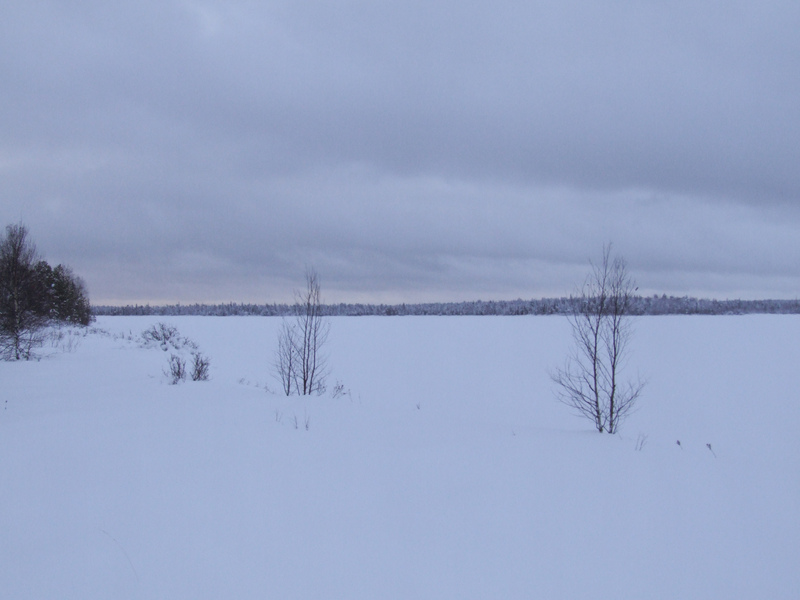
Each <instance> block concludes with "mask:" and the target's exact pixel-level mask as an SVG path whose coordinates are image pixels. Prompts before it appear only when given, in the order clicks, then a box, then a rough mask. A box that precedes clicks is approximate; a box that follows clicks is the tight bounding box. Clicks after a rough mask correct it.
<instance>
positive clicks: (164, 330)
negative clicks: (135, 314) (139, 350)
mask: <svg viewBox="0 0 800 600" xmlns="http://www.w3.org/2000/svg"><path fill="white" fill-rule="evenodd" d="M142 340H144V345H145V346H159V347H160V348H161V349H162V350H163V351H164V352H166V351H167V350H169V347H170V346H172V347H173V348H174V349H175V350H180V349H182V348H187V347H188V348H192V349H193V350H197V344H195V343H194V342H193V341H192V340H190V339H189V338H187V337H184V336H182V335H181V334H180V333H179V332H178V329H177V328H176V327H174V326H173V325H170V324H168V323H162V322H159V323H156V324H155V325H153V326H152V327H150V328H149V329H145V330H144V331H143V332H142Z"/></svg>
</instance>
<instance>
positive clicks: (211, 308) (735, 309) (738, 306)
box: [92, 295, 800, 317]
mask: <svg viewBox="0 0 800 600" xmlns="http://www.w3.org/2000/svg"><path fill="white" fill-rule="evenodd" d="M579 301H580V299H579V298H573V297H564V298H541V299H534V300H492V301H481V300H476V301H472V302H432V303H424V304H323V305H321V306H320V314H321V315H322V316H326V317H339V316H341V317H361V316H427V315H431V316H448V315H453V316H456V315H465V316H469V315H503V316H510V315H572V314H574V312H575V306H576V303H577V302H579ZM92 312H93V314H95V315H98V316H113V315H120V316H122V315H125V316H133V315H143V316H145V315H153V316H181V315H187V316H214V317H227V316H262V317H288V316H295V315H297V314H298V306H297V305H294V304H239V303H233V302H231V303H227V304H168V305H163V306H150V305H149V304H145V305H127V306H93V307H92ZM630 314H631V315H744V314H800V301H798V300H709V299H698V298H691V297H688V296H683V297H675V296H667V295H661V296H658V295H655V296H635V297H634V298H632V299H631V305H630Z"/></svg>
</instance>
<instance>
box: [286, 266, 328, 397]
mask: <svg viewBox="0 0 800 600" xmlns="http://www.w3.org/2000/svg"><path fill="white" fill-rule="evenodd" d="M295 311H296V315H295V322H294V323H292V324H289V323H287V322H285V321H284V323H283V325H282V327H281V332H280V334H279V336H278V350H277V352H276V356H275V368H276V370H277V372H278V377H279V378H280V380H281V385H282V387H283V391H284V393H285V394H286V395H287V396H289V395H291V394H292V392H295V393H297V394H299V395H302V396H305V395H309V394H321V393H323V392H324V391H325V377H326V375H327V367H326V359H325V355H324V354H323V352H322V347H323V346H324V344H325V342H326V341H327V339H328V332H329V330H330V324H329V323H328V321H327V320H326V319H325V318H324V317H323V315H322V297H321V294H320V285H319V276H318V275H317V272H316V271H314V270H313V269H308V270H306V289H305V290H304V291H303V292H297V294H296V304H295Z"/></svg>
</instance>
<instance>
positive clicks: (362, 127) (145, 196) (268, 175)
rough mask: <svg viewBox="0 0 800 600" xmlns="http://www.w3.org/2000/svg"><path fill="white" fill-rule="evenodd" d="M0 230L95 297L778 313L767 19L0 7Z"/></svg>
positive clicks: (781, 84)
mask: <svg viewBox="0 0 800 600" xmlns="http://www.w3.org/2000/svg"><path fill="white" fill-rule="evenodd" d="M5 12H6V13H7V14H5V15H4V19H3V21H2V23H0V53H2V57H3V58H2V59H0V78H2V81H4V93H3V94H2V95H0V124H2V128H3V131H4V135H3V137H2V139H0V176H1V179H0V181H2V183H1V184H0V201H1V203H0V218H2V219H3V222H6V223H7V222H14V221H18V220H24V221H25V222H26V223H27V224H28V225H29V227H30V228H31V230H32V233H33V235H34V237H35V238H36V239H37V240H38V242H39V245H40V247H41V248H42V250H43V251H44V252H45V254H46V255H47V256H48V258H49V259H51V260H52V261H55V262H57V261H61V260H63V261H64V262H68V263H69V264H71V265H72V266H73V267H74V268H75V269H76V271H78V272H79V273H82V274H83V275H84V277H85V278H86V279H87V281H88V283H89V287H90V291H91V292H92V294H93V297H94V298H95V299H96V300H97V301H119V302H123V301H148V300H149V301H153V302H155V301H175V300H182V301H194V300H205V301H222V300H228V299H230V300H259V301H273V300H284V299H288V298H289V297H290V294H291V288H292V287H293V286H294V285H296V284H297V280H298V279H299V278H300V274H301V272H302V268H303V265H305V264H312V263H313V264H315V265H317V268H318V269H319V270H320V271H321V272H322V273H323V277H324V280H325V281H326V283H327V288H328V290H329V294H328V295H329V297H331V299H337V300H338V299H341V300H347V299H355V298H358V299H361V300H370V299H375V300H376V301H379V300H385V301H394V300H412V299H423V300H426V299H456V298H472V297H476V296H480V297H484V298H489V297H494V298H499V297H517V296H522V297H525V296H531V295H543V294H547V295H551V294H561V293H564V294H566V293H569V292H570V291H571V290H572V288H573V287H574V286H575V285H576V284H577V283H579V282H580V279H581V277H582V274H583V272H585V268H586V261H587V259H588V258H590V257H591V256H595V255H596V254H597V253H598V251H599V248H600V247H601V246H602V244H603V243H604V242H606V241H609V240H613V241H614V243H615V246H616V247H617V249H618V250H619V251H620V252H621V253H623V254H624V255H625V256H626V257H627V258H628V260H629V262H630V264H631V268H632V269H633V270H634V274H635V275H636V276H637V278H638V279H639V281H640V283H641V284H642V288H643V289H645V288H646V289H647V290H648V291H650V290H652V291H653V292H661V291H666V292H667V293H681V294H682V293H693V294H705V295H716V296H730V297H733V296H735V295H736V296H744V297H761V296H778V297H795V296H796V294H797V291H796V290H797V289H798V283H800V281H799V279H800V277H798V274H797V270H796V265H797V264H798V258H800V256H798V253H799V251H798V250H797V244H796V243H795V242H794V240H793V234H794V233H795V232H796V231H797V230H798V229H797V226H798V225H799V224H800V223H798V198H800V173H799V172H798V170H797V168H796V165H797V163H798V150H797V144H796V140H797V139H799V138H800V136H799V135H798V134H800V115H799V114H798V110H797V108H796V99H797V98H798V97H800V75H798V73H800V68H799V67H800V65H798V62H799V61H800V38H798V36H797V35H796V31H797V30H798V28H799V26H800V7H797V6H796V5H795V4H794V3H789V2H774V3H769V4H768V5H764V6H762V5H754V4H752V3H744V2H726V3H721V2H712V3H703V4H702V5H696V4H693V3H671V4H668V5H665V4H659V3H623V2H619V3H617V2H612V3H600V4H598V3H591V2H577V1H574V2H564V3H558V4H552V3H520V2H500V3H499V4H498V3H493V4H491V5H489V4H474V3H472V4H470V5H469V6H467V5H464V3H455V2H452V3H451V2H438V3H422V2H406V3H395V4H393V5H385V4H384V3H374V2H343V3H335V4H331V3H327V2H244V1H242V2H225V3H223V2H212V1H209V2H192V1H188V0H186V1H174V2H137V3H132V2H130V3H129V2H122V3H116V4H114V3H112V4H109V3H101V2H78V3H70V4H69V6H67V5H64V4H63V3H56V2H52V3H51V2H40V1H33V2H27V3H17V5H16V6H12V7H10V8H8V9H7V10H6V11H5Z"/></svg>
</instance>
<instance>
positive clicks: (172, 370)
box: [164, 354, 186, 385]
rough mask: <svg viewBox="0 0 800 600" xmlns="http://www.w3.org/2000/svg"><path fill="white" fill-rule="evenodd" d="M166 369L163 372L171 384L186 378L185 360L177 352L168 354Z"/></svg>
mask: <svg viewBox="0 0 800 600" xmlns="http://www.w3.org/2000/svg"><path fill="white" fill-rule="evenodd" d="M168 369H169V370H168V371H165V372H164V374H165V375H166V376H167V377H169V378H170V383H171V384H172V385H176V384H178V383H180V382H181V381H185V380H186V361H185V360H183V359H182V358H181V357H180V356H178V355H177V354H170V355H169V363H168Z"/></svg>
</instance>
